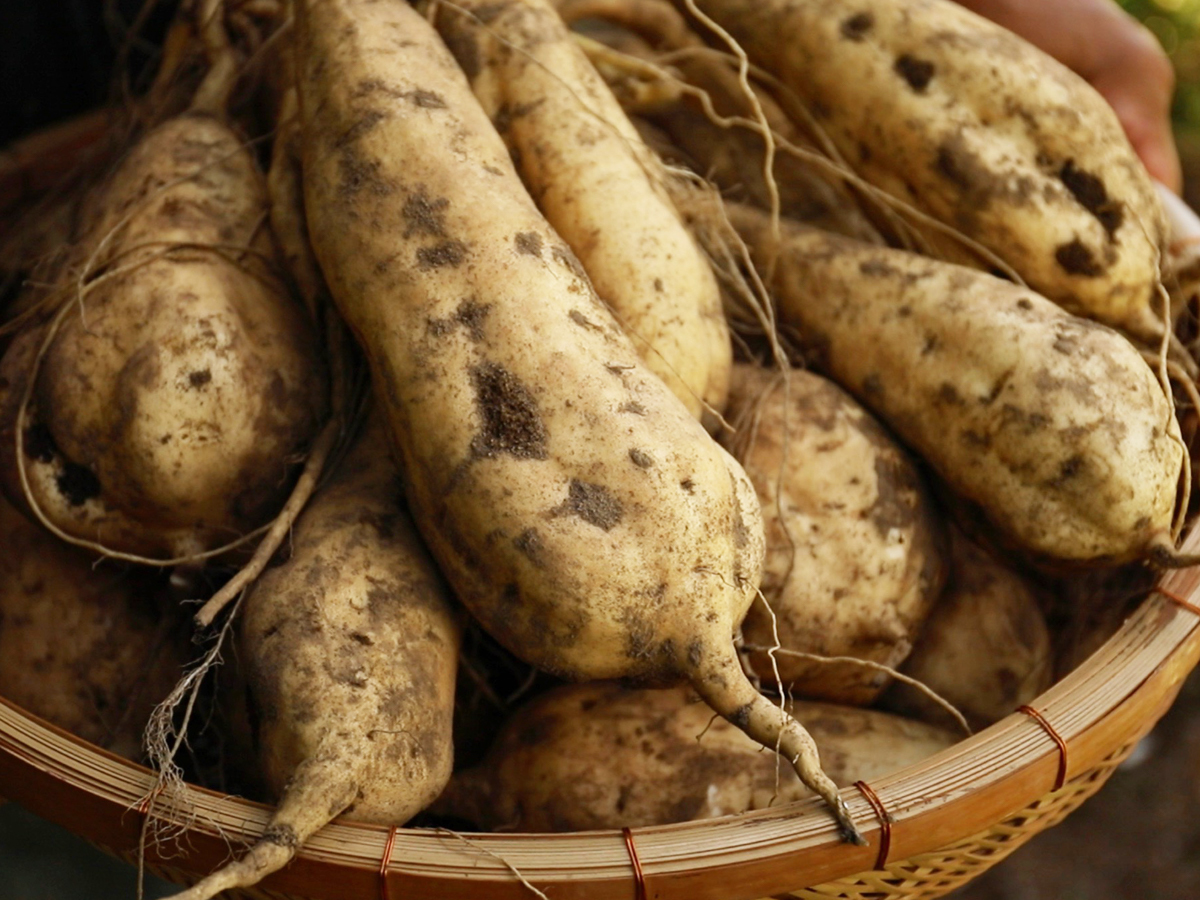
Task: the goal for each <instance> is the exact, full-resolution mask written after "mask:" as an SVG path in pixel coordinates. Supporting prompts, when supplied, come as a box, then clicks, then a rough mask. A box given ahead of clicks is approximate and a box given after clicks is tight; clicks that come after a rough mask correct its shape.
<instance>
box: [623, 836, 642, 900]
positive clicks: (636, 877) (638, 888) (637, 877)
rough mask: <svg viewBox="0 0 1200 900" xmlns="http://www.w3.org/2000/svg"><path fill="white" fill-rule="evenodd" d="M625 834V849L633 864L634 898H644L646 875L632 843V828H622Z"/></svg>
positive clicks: (635, 847)
mask: <svg viewBox="0 0 1200 900" xmlns="http://www.w3.org/2000/svg"><path fill="white" fill-rule="evenodd" d="M621 834H623V835H624V836H625V849H626V850H628V851H629V861H630V862H631V863H632V864H633V886H634V894H633V895H634V897H635V898H636V900H646V875H645V873H643V872H642V861H641V860H640V859H638V852H637V846H636V845H635V844H634V843H633V830H632V829H630V828H622V829H621Z"/></svg>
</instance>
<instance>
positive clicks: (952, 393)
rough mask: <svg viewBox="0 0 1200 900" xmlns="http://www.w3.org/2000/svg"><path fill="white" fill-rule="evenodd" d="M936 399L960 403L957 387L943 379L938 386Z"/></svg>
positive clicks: (960, 398)
mask: <svg viewBox="0 0 1200 900" xmlns="http://www.w3.org/2000/svg"><path fill="white" fill-rule="evenodd" d="M937 399H938V402H939V403H952V404H956V403H962V396H961V395H960V394H959V393H958V388H956V387H955V386H954V385H952V384H951V383H950V382H948V381H943V382H942V384H941V386H940V387H939V388H938V392H937Z"/></svg>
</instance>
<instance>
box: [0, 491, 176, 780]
mask: <svg viewBox="0 0 1200 900" xmlns="http://www.w3.org/2000/svg"><path fill="white" fill-rule="evenodd" d="M95 562H96V560H95V557H94V555H93V554H89V553H86V552H84V551H82V550H79V549H78V548H76V547H71V546H69V545H68V544H65V543H63V542H62V541H60V540H58V538H56V537H54V536H53V535H51V534H49V533H48V532H46V531H45V530H44V529H42V528H39V527H38V526H36V525H33V524H31V523H29V522H28V521H27V520H26V519H25V518H24V516H22V515H21V514H20V513H19V512H17V510H16V509H14V508H13V507H12V506H11V505H10V504H8V503H7V502H6V501H5V500H4V499H3V498H0V696H3V697H5V698H6V699H8V700H11V701H12V702H13V703H16V704H17V705H19V706H21V707H23V708H24V709H26V710H27V711H29V712H31V713H33V714H34V715H36V716H40V717H41V718H43V719H46V720H47V721H49V722H52V723H53V724H55V725H58V726H59V727H61V728H65V729H66V730H67V731H70V732H71V733H72V734H76V735H78V736H79V737H81V738H84V739H85V740H88V741H91V742H92V743H93V744H96V745H98V746H101V747H104V748H106V749H108V750H111V751H112V752H113V753H118V754H120V755H121V756H125V757H128V758H130V759H141V757H142V730H143V729H144V728H145V726H146V722H147V720H148V719H149V718H150V712H151V710H152V709H153V708H154V706H155V704H157V703H158V702H159V701H160V700H162V699H163V698H164V697H165V696H166V695H167V694H168V693H170V691H171V688H172V687H173V686H174V685H175V681H176V679H177V678H178V677H179V675H180V673H181V671H182V669H183V666H184V665H185V664H186V663H187V661H188V654H189V648H190V644H189V642H188V640H187V626H186V625H185V624H184V623H183V621H182V617H180V616H173V615H172V614H171V613H170V612H169V611H168V610H167V609H165V608H164V606H163V605H160V603H159V602H158V600H159V595H160V594H161V592H162V591H161V589H162V584H161V581H162V579H161V578H160V577H159V576H158V575H157V574H156V573H154V572H152V571H147V570H139V569H129V568H128V567H125V566H117V565H114V564H106V565H102V566H99V567H97V566H96V565H95ZM181 626H182V627H181Z"/></svg>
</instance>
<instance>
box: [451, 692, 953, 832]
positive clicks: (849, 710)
mask: <svg viewBox="0 0 1200 900" xmlns="http://www.w3.org/2000/svg"><path fill="white" fill-rule="evenodd" d="M788 709H789V711H790V712H791V714H792V715H793V716H795V717H796V719H797V721H799V722H801V723H802V724H803V725H804V727H805V728H807V729H808V730H809V732H810V733H811V734H812V736H813V738H814V740H815V741H816V742H817V747H818V748H819V749H820V752H821V759H822V761H823V763H824V765H825V769H826V771H827V772H828V773H829V776H830V777H831V778H832V779H833V780H834V781H835V782H837V783H838V784H839V785H848V784H853V783H854V782H855V781H867V782H870V781H873V780H875V779H877V778H879V777H881V776H883V775H886V774H888V773H890V772H893V771H895V770H897V769H899V768H902V767H904V766H907V765H910V764H912V763H914V762H917V761H919V760H921V759H924V758H925V757H927V756H931V755H933V754H934V753H936V752H938V751H939V750H942V749H944V748H946V747H949V746H950V745H951V744H953V743H954V742H955V741H956V740H957V736H956V735H955V734H954V733H953V732H950V731H944V730H942V729H940V728H937V727H934V726H930V725H926V724H924V723H922V722H916V721H913V720H910V719H903V718H901V717H899V716H895V715H890V714H888V713H883V712H879V711H876V710H867V709H860V708H857V707H849V706H838V705H834V704H828V703H806V702H801V701H796V702H793V703H789V704H788ZM811 796H812V794H811V792H809V791H808V790H807V789H806V788H805V787H804V786H803V785H802V784H801V783H800V781H799V779H798V778H796V774H795V773H794V772H792V771H791V770H790V769H788V767H787V766H786V765H781V761H780V760H779V758H778V757H776V756H775V755H774V754H770V753H763V752H762V748H761V747H760V746H759V745H758V744H756V743H755V742H754V741H752V740H750V739H749V738H747V737H746V735H744V734H743V733H742V732H741V731H739V730H738V729H737V728H734V727H733V726H732V725H730V724H729V723H728V722H726V721H724V720H722V719H716V720H714V719H713V715H712V711H711V710H710V709H709V708H708V706H707V705H706V704H704V703H703V702H701V701H700V699H699V698H698V697H696V695H695V693H694V692H693V691H692V690H691V689H690V688H687V687H682V688H670V689H666V690H630V689H627V688H623V687H620V686H618V685H615V684H610V683H591V684H579V685H566V686H563V687H559V688H555V689H553V690H551V691H549V692H548V693H545V694H542V695H540V696H539V697H537V698H535V699H534V700H532V701H531V702H530V703H528V704H526V705H525V706H524V707H522V708H521V709H519V710H517V712H516V713H515V714H514V715H513V716H512V717H511V718H510V719H509V721H508V722H507V723H506V724H505V726H504V728H503V729H502V730H501V732H500V735H499V737H498V738H497V739H496V742H495V743H494V744H493V745H492V748H491V749H490V750H489V751H488V755H487V757H486V758H485V759H484V761H483V762H482V763H481V764H480V765H478V766H475V767H473V768H470V769H464V770H462V771H460V772H456V773H455V775H454V777H453V778H452V779H451V782H450V784H449V786H448V787H447V789H446V792H445V793H444V794H443V795H442V796H441V797H440V798H439V799H438V801H437V803H436V804H435V806H434V807H433V810H434V812H437V813H441V814H444V815H449V816H453V817H455V818H457V819H462V820H466V821H469V822H472V823H474V824H476V825H478V826H480V827H483V828H487V829H493V830H504V831H588V830H592V829H600V828H622V827H637V826H643V825H665V824H670V823H673V822H687V821H692V820H695V819H707V818H713V817H715V816H726V815H733V814H735V813H741V812H746V811H747V810H751V809H765V808H767V807H768V806H778V805H780V804H784V803H790V802H792V801H794V800H798V799H801V798H803V797H811Z"/></svg>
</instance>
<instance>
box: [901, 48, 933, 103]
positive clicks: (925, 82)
mask: <svg viewBox="0 0 1200 900" xmlns="http://www.w3.org/2000/svg"><path fill="white" fill-rule="evenodd" d="M892 68H893V69H895V70H896V74H897V75H899V76H900V77H901V78H903V79H904V80H905V81H907V82H908V86H909V87H910V88H912V89H913V90H914V91H916V92H917V93H918V94H920V93H923V92H924V91H925V88H927V87H928V86H929V82H930V81H932V80H933V73H934V72H935V71H936V69H935V67H934V65H933V63H931V62H929V61H928V60H924V59H917V58H916V57H915V56H910V55H909V54H907V53H905V54H903V55H902V56H900V57H898V58H897V59H896V64H895V65H894V66H893V67H892Z"/></svg>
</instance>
